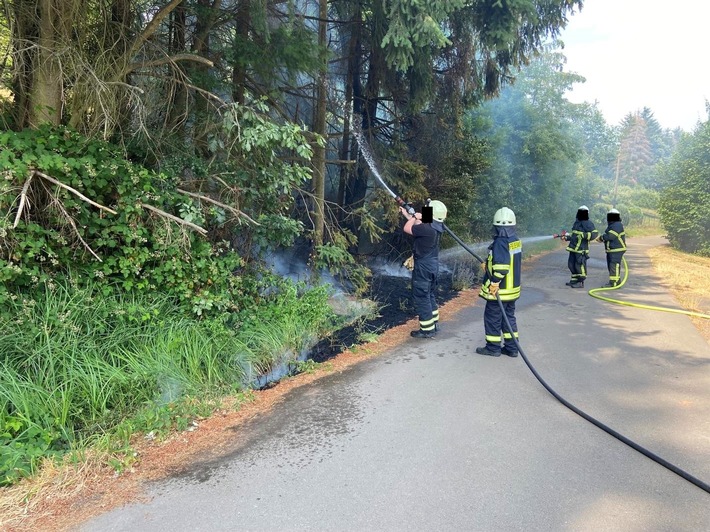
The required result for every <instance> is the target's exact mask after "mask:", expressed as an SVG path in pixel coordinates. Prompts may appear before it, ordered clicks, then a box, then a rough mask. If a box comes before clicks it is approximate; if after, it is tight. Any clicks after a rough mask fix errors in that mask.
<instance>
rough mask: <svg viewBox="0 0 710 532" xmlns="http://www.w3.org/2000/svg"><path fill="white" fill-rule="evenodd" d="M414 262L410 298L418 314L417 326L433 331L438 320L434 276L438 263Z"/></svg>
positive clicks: (423, 329)
mask: <svg viewBox="0 0 710 532" xmlns="http://www.w3.org/2000/svg"><path fill="white" fill-rule="evenodd" d="M422 262H424V264H418V263H417V262H416V261H415V262H414V271H413V272H412V299H413V300H414V309H415V310H416V312H417V315H418V316H419V328H420V329H421V330H422V331H433V330H434V329H435V325H436V322H437V321H439V307H438V305H437V304H436V276H437V270H438V263H436V262H433V263H431V262H432V261H422Z"/></svg>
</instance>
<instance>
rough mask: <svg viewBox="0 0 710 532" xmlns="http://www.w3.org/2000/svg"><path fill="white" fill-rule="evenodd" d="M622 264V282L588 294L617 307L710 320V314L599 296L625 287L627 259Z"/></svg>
mask: <svg viewBox="0 0 710 532" xmlns="http://www.w3.org/2000/svg"><path fill="white" fill-rule="evenodd" d="M621 262H622V264H623V265H624V277H623V279H621V282H620V283H619V284H617V285H616V286H604V287H601V288H592V289H591V290H589V292H588V294H589V295H590V296H592V297H595V298H597V299H601V300H602V301H608V302H609V303H615V304H617V305H625V306H627V307H635V308H645V309H648V310H659V311H661V312H672V313H674V314H685V315H687V316H693V317H695V318H705V319H710V314H703V313H701V312H692V311H690V310H680V309H675V308H667V307H655V306H653V305H643V304H641V303H632V302H629V301H620V300H618V299H612V298H610V297H604V296H601V295H599V294H598V293H597V292H605V291H609V290H618V289H619V288H621V287H622V286H624V283H626V279H628V277H629V265H628V264H627V263H626V257H621Z"/></svg>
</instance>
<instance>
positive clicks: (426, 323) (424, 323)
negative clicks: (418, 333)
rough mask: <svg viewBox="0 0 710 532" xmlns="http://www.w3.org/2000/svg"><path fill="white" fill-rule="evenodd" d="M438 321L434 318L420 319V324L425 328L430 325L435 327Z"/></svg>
mask: <svg viewBox="0 0 710 532" xmlns="http://www.w3.org/2000/svg"><path fill="white" fill-rule="evenodd" d="M435 323H436V320H435V319H434V318H432V319H430V320H426V321H422V320H419V326H420V327H421V328H422V329H424V328H425V327H429V326H430V325H431V326H432V327H433V326H434V324H435Z"/></svg>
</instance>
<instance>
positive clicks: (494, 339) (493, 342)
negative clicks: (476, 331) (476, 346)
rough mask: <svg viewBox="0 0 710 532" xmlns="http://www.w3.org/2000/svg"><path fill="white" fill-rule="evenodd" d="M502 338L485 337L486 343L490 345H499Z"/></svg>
mask: <svg viewBox="0 0 710 532" xmlns="http://www.w3.org/2000/svg"><path fill="white" fill-rule="evenodd" d="M501 340H502V338H501V337H500V336H488V335H486V342H490V343H492V344H496V343H498V344H499V343H500V341H501Z"/></svg>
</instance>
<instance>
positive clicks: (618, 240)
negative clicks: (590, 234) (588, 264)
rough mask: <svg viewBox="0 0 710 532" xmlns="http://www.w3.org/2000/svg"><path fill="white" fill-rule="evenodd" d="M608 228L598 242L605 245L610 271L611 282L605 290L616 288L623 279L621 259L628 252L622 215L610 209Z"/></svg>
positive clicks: (607, 218) (607, 219)
mask: <svg viewBox="0 0 710 532" xmlns="http://www.w3.org/2000/svg"><path fill="white" fill-rule="evenodd" d="M606 223H607V227H606V230H605V231H604V234H603V235H601V236H600V237H599V238H597V240H598V241H599V242H602V243H603V244H604V250H605V251H606V267H607V269H608V270H609V282H608V283H607V284H605V285H604V288H614V287H616V286H617V285H618V284H619V279H620V278H621V258H622V257H623V256H624V253H625V252H626V232H625V231H624V225H623V224H622V223H621V213H620V212H619V211H618V210H617V209H610V210H609V212H608V213H607V214H606Z"/></svg>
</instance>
